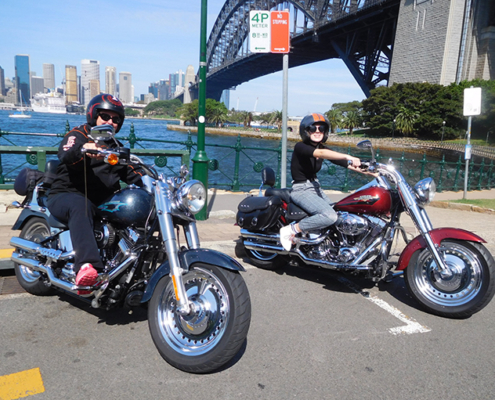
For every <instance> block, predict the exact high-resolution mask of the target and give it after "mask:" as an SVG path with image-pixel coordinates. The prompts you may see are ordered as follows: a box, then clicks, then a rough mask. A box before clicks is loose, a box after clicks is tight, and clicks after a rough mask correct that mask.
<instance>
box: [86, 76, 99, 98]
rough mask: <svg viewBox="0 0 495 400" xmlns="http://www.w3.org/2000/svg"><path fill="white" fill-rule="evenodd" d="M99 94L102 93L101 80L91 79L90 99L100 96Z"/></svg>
mask: <svg viewBox="0 0 495 400" xmlns="http://www.w3.org/2000/svg"><path fill="white" fill-rule="evenodd" d="M99 94H100V80H99V79H91V80H90V81H89V99H90V100H91V99H92V98H93V97H95V96H98V95H99Z"/></svg>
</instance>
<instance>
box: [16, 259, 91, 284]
mask: <svg viewBox="0 0 495 400" xmlns="http://www.w3.org/2000/svg"><path fill="white" fill-rule="evenodd" d="M10 259H11V260H12V261H13V262H15V263H16V264H21V265H24V266H25V267H28V268H29V269H32V270H33V271H38V272H43V273H45V274H46V275H47V276H48V279H49V281H50V284H52V285H54V286H57V287H59V288H61V289H64V290H67V291H68V292H76V291H77V290H81V289H83V290H84V289H86V290H90V289H91V288H90V287H89V286H88V287H87V288H86V287H84V288H83V287H82V286H75V285H72V284H71V283H68V282H65V281H63V280H61V279H58V278H57V277H56V276H55V274H54V273H53V270H52V269H51V268H50V267H46V266H45V265H43V264H41V263H40V262H39V261H36V260H33V259H31V258H25V257H23V255H22V254H19V253H16V252H14V253H12V257H11V258H10Z"/></svg>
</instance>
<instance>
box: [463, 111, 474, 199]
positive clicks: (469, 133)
mask: <svg viewBox="0 0 495 400" xmlns="http://www.w3.org/2000/svg"><path fill="white" fill-rule="evenodd" d="M472 119H473V117H471V116H469V118H468V130H467V144H466V153H465V155H464V158H465V159H466V170H465V171H464V195H463V196H462V198H463V199H467V187H468V177H469V160H470V159H471V144H470V139H471V120H472Z"/></svg>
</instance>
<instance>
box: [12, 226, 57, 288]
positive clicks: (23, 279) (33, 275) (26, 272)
mask: <svg viewBox="0 0 495 400" xmlns="http://www.w3.org/2000/svg"><path fill="white" fill-rule="evenodd" d="M19 236H20V237H21V238H23V239H26V240H31V241H33V242H36V243H39V242H40V241H41V240H43V239H44V238H46V237H48V236H50V227H49V226H48V223H47V222H46V220H45V219H44V218H37V217H35V218H31V219H30V220H29V221H28V222H27V223H26V225H24V227H23V228H22V231H21V234H20V235H19ZM14 265H15V275H16V277H17V281H18V282H19V285H21V287H22V288H23V289H24V290H25V291H26V292H28V293H31V294H34V295H36V296H48V295H50V294H53V292H54V290H53V288H51V287H50V286H47V285H46V284H45V283H44V282H43V280H42V276H41V274H40V273H39V272H37V271H33V270H32V269H30V268H28V267H25V266H24V265H20V264H14Z"/></svg>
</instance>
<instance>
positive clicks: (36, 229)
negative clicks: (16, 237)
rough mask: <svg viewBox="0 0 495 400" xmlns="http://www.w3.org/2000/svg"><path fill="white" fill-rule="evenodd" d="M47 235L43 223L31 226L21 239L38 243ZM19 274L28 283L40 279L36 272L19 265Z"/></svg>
mask: <svg viewBox="0 0 495 400" xmlns="http://www.w3.org/2000/svg"><path fill="white" fill-rule="evenodd" d="M49 235H50V233H49V232H48V230H47V227H46V225H45V224H44V223H43V222H37V223H35V224H33V225H32V226H31V229H30V230H29V231H28V232H27V233H26V235H24V237H23V239H26V240H31V241H33V242H35V243H39V242H41V240H43V239H44V238H46V237H48V236H49ZM19 252H22V251H19ZM19 272H20V273H21V275H22V278H23V279H24V280H25V281H26V282H28V283H35V282H37V281H38V279H39V277H40V273H39V272H38V271H33V270H32V269H31V268H28V267H26V266H25V265H19Z"/></svg>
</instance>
